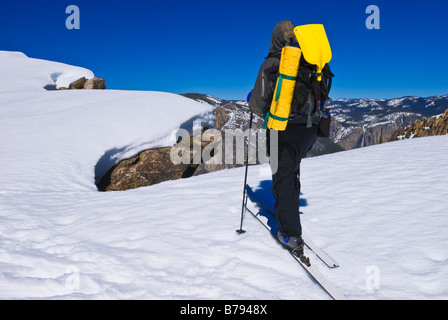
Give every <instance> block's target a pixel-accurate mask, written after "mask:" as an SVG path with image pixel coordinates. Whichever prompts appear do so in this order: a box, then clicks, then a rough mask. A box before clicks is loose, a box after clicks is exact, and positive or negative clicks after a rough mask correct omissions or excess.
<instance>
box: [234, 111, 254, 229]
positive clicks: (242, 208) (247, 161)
mask: <svg viewBox="0 0 448 320" xmlns="http://www.w3.org/2000/svg"><path fill="white" fill-rule="evenodd" d="M252 118H253V113H252V112H251V113H250V120H249V137H248V139H247V140H248V141H247V151H246V173H245V174H244V186H243V203H242V205H241V223H240V228H239V229H238V230H236V232H237V233H238V234H242V233H244V232H246V230H243V217H244V207H245V204H246V184H247V170H248V169H249V148H250V136H251V135H252Z"/></svg>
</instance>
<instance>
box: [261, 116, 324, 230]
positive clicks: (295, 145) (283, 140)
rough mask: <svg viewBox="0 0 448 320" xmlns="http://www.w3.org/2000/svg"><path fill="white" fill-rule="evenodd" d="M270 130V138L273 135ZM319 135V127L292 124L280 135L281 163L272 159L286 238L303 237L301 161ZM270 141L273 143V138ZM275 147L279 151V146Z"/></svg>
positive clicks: (279, 218) (279, 219) (281, 227)
mask: <svg viewBox="0 0 448 320" xmlns="http://www.w3.org/2000/svg"><path fill="white" fill-rule="evenodd" d="M270 131H271V130H269V131H268V134H269V135H270V134H272V133H271V132H270ZM317 132H318V127H317V126H316V125H313V126H312V127H311V128H307V127H306V125H303V124H292V123H288V126H287V127H286V130H285V131H277V132H276V133H278V143H277V145H278V151H277V154H278V162H277V165H273V164H272V161H275V159H274V160H273V159H271V168H272V189H273V192H274V197H275V200H276V201H275V216H276V219H277V222H278V225H279V231H280V232H281V233H282V235H283V236H287V237H296V236H302V226H301V223H300V215H299V195H300V162H301V161H302V159H303V158H304V157H305V155H306V153H307V152H308V151H309V150H310V149H311V148H312V146H313V144H314V142H315V141H316V138H317ZM267 141H268V143H269V141H270V139H269V138H268V139H267ZM274 141H275V139H274ZM269 145H271V143H270V144H269ZM271 147H274V148H275V145H274V146H271ZM268 150H270V149H269V148H268ZM270 151H271V152H270V154H273V152H272V150H270Z"/></svg>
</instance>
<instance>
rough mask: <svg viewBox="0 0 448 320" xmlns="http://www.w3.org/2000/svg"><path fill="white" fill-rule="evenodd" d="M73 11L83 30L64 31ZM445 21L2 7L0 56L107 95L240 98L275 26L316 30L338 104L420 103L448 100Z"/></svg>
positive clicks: (108, 5) (51, 1)
mask: <svg viewBox="0 0 448 320" xmlns="http://www.w3.org/2000/svg"><path fill="white" fill-rule="evenodd" d="M71 4H74V5H77V6H78V7H79V9H80V13H81V15H80V22H81V28H80V30H68V29H67V28H66V27H65V21H66V18H67V17H68V16H69V15H68V14H66V13H65V9H66V7H67V6H68V5H71ZM371 4H373V5H377V6H378V7H379V9H380V29H379V30H368V29H367V28H366V26H365V21H366V19H367V17H368V16H369V14H366V13H365V11H366V8H367V6H368V5H371ZM447 14H448V5H447V4H446V2H445V1H440V0H426V1H422V0H419V1H417V0H407V1H401V0H398V1H396V0H394V1H390V0H353V1H334V0H333V1H330V0H320V1H300V0H295V1H289V0H288V1H281V0H278V1H266V0H258V1H243V0H226V1H223V0H205V1H203V0H188V1H185V0H184V1H169V0H167V1H134V0H127V1H124V0H119V1H118V0H108V1H105V0H89V1H85V0H39V1H36V0H29V1H24V0H15V1H7V2H5V1H4V2H2V4H1V6H0V30H1V33H0V50H10V51H21V52H24V53H25V54H26V55H28V56H29V57H33V58H41V59H46V60H53V61H59V62H64V63H68V64H72V65H77V66H82V67H85V68H88V69H90V70H92V71H93V72H94V73H95V75H97V76H99V77H103V78H105V79H106V83H107V86H108V88H109V89H126V90H156V91H168V92H174V93H187V92H198V93H207V94H211V95H214V96H217V97H220V98H224V99H244V98H245V97H246V94H247V92H248V91H249V90H250V89H251V87H252V86H253V83H254V81H255V77H256V75H257V72H258V68H259V66H260V64H261V63H262V62H263V60H264V57H265V56H266V55H267V52H268V49H269V41H270V37H271V32H272V29H273V28H274V26H275V24H276V23H277V22H278V21H280V20H291V21H292V22H293V23H294V24H295V25H301V24H308V23H322V24H324V25H325V28H326V31H327V35H328V38H329V40H330V44H331V47H332V51H333V60H332V62H331V63H330V65H331V67H332V69H333V72H334V73H335V74H336V77H335V79H334V89H333V94H332V96H333V98H334V99H337V98H362V97H365V98H391V97H401V96H406V95H417V96H424V97H426V96H431V95H442V94H447V93H448V81H447V75H448V64H447V63H446V59H447V58H448V54H447V49H448V41H447V39H448V37H447V34H448V24H447V18H446V17H447Z"/></svg>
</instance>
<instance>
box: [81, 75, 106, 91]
mask: <svg viewBox="0 0 448 320" xmlns="http://www.w3.org/2000/svg"><path fill="white" fill-rule="evenodd" d="M84 89H88V90H94V89H106V81H105V80H104V79H103V78H97V77H95V78H93V79H88V80H87V81H86V82H85V84H84Z"/></svg>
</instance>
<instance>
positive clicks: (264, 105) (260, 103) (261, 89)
mask: <svg viewBox="0 0 448 320" xmlns="http://www.w3.org/2000/svg"><path fill="white" fill-rule="evenodd" d="M279 65H280V59H279V58H277V57H273V56H268V57H267V58H266V59H265V61H264V63H263V64H262V65H261V67H260V70H259V72H258V76H257V79H256V81H255V85H254V88H253V89H252V92H251V95H250V98H249V108H250V110H251V112H253V113H255V114H257V115H259V116H263V117H265V116H266V114H267V113H268V112H269V108H270V105H271V103H272V97H273V95H274V91H275V85H276V82H277V74H278V70H279ZM333 77H334V74H333V73H332V72H331V69H330V66H329V65H328V64H326V65H325V67H324V68H323V70H322V81H320V82H318V81H317V73H316V66H314V65H311V64H309V63H308V62H307V61H306V60H305V58H304V57H303V55H302V57H301V59H300V66H299V71H298V75H297V80H296V85H295V88H294V95H293V100H292V103H291V112H290V115H289V120H288V123H300V124H307V127H310V126H312V125H313V124H319V122H320V121H321V119H322V118H325V119H327V118H328V117H329V112H328V110H326V109H324V106H325V103H326V102H327V101H328V100H329V99H330V98H329V93H330V90H331V84H332V78H333ZM318 101H319V103H318Z"/></svg>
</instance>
